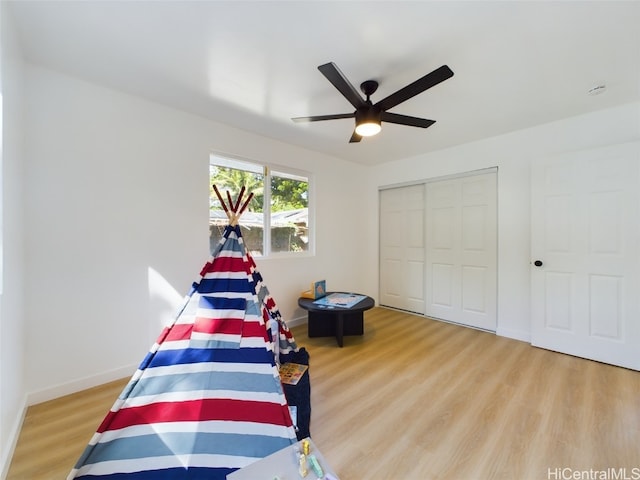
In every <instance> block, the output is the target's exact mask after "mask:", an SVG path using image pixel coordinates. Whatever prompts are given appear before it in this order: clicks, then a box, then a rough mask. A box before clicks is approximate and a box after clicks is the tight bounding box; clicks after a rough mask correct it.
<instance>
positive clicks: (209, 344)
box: [189, 335, 240, 349]
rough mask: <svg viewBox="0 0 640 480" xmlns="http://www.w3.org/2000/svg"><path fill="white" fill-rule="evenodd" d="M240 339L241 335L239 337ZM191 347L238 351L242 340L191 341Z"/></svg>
mask: <svg viewBox="0 0 640 480" xmlns="http://www.w3.org/2000/svg"><path fill="white" fill-rule="evenodd" d="M238 337H240V335H238ZM189 345H191V347H193V348H211V349H215V348H220V349H224V348H227V349H231V348H235V349H237V348H238V346H239V345H240V340H237V341H229V342H227V341H224V340H199V339H193V338H192V339H191V340H189Z"/></svg>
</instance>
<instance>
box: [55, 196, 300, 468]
mask: <svg viewBox="0 0 640 480" xmlns="http://www.w3.org/2000/svg"><path fill="white" fill-rule="evenodd" d="M214 188H215V187H214ZM216 193H217V194H218V197H219V199H220V201H221V202H222V205H223V207H224V209H225V211H226V212H227V215H228V216H229V220H230V224H229V225H228V226H227V227H226V229H225V232H224V235H223V237H222V239H221V240H220V242H219V244H218V246H217V249H216V251H215V252H214V254H213V257H212V259H211V260H210V261H209V262H208V263H207V264H206V265H205V266H204V268H203V269H202V271H201V274H200V275H201V276H200V278H199V279H198V281H197V282H195V283H194V284H193V287H192V289H191V292H190V293H189V295H188V296H187V298H186V300H185V304H184V307H183V309H182V311H181V312H180V314H179V315H178V316H177V318H176V319H175V321H174V322H173V323H172V324H171V325H170V326H168V327H166V328H165V329H164V330H163V332H162V333H161V334H160V336H159V338H158V340H157V342H156V343H155V344H154V345H153V346H152V348H151V350H150V352H149V353H148V354H147V356H146V357H145V359H144V360H143V361H142V363H141V364H140V366H139V368H138V370H137V371H136V373H135V374H134V375H133V377H132V378H131V380H130V381H129V383H128V384H127V386H126V387H125V389H124V390H123V392H122V394H121V395H120V397H119V398H118V399H117V401H116V402H115V404H114V405H113V407H112V408H111V410H110V411H109V413H108V414H107V416H106V417H105V419H104V420H103V422H102V424H101V425H100V426H99V428H98V430H97V432H96V433H95V434H94V436H93V438H92V439H91V441H90V442H89V445H88V446H87V447H86V449H85V451H84V453H83V454H82V456H81V457H80V459H79V460H78V462H77V464H76V465H75V467H74V468H73V470H72V471H71V473H70V474H69V476H68V477H67V478H68V480H70V479H102V480H106V479H114V480H115V479H126V480H169V479H170V480H178V479H179V480H187V479H189V480H191V479H207V480H216V479H224V478H225V477H226V475H227V474H228V473H230V472H232V471H234V470H237V469H239V468H242V467H243V466H246V465H248V464H250V463H253V462H254V461H256V460H258V459H260V458H263V457H265V456H267V455H270V454H271V453H274V452H276V451H278V450H280V449H282V448H284V447H287V446H289V445H291V444H293V443H295V442H296V440H297V438H296V432H295V429H294V426H293V422H292V418H291V415H290V410H289V407H288V404H287V400H286V397H285V394H284V391H283V387H282V384H281V382H280V376H279V373H278V364H279V363H280V362H282V363H284V362H286V361H289V360H288V357H290V356H295V355H296V354H297V353H299V351H300V350H304V349H298V347H297V346H296V344H295V341H294V339H293V336H292V335H291V332H290V331H289V329H288V328H287V327H286V325H285V324H284V322H283V321H282V319H281V317H280V314H279V312H278V309H277V306H276V304H275V302H274V301H273V298H271V296H270V295H269V292H268V290H267V288H266V286H265V285H264V283H263V282H262V277H261V276H260V274H259V273H258V271H257V269H256V265H255V262H254V261H253V258H251V256H250V255H249V254H248V252H247V251H246V250H245V247H244V244H243V240H242V236H241V233H240V227H239V226H238V218H239V216H240V214H241V213H242V211H243V210H244V209H245V208H246V206H247V205H248V203H249V201H250V200H251V197H252V195H249V197H248V198H247V200H246V201H245V203H244V204H243V205H242V207H241V208H239V204H240V202H241V199H242V196H243V193H244V189H243V191H242V192H241V193H240V195H239V197H238V200H237V202H236V203H235V204H234V203H233V202H232V201H231V198H230V196H229V194H228V193H227V197H228V200H229V202H228V203H229V205H228V206H227V205H225V202H224V201H223V200H222V197H220V194H219V192H218V190H217V189H216Z"/></svg>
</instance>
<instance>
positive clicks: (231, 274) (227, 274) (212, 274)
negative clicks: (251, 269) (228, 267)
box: [202, 271, 249, 280]
mask: <svg viewBox="0 0 640 480" xmlns="http://www.w3.org/2000/svg"><path fill="white" fill-rule="evenodd" d="M202 278H205V279H207V280H209V279H211V278H224V279H225V280H226V279H227V278H230V279H233V280H244V279H245V278H249V274H248V273H247V272H227V271H223V272H207V273H205V274H204V277H202Z"/></svg>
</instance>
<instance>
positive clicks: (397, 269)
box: [379, 185, 425, 314]
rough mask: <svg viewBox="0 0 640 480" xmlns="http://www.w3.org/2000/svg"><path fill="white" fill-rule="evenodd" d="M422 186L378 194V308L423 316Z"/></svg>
mask: <svg viewBox="0 0 640 480" xmlns="http://www.w3.org/2000/svg"><path fill="white" fill-rule="evenodd" d="M424 248H425V247H424V185H413V186H407V187H399V188H392V189H388V190H381V191H380V300H379V301H380V305H384V306H387V307H393V308H399V309H402V310H408V311H410V312H416V313H420V314H423V313H424V253H425V250H424Z"/></svg>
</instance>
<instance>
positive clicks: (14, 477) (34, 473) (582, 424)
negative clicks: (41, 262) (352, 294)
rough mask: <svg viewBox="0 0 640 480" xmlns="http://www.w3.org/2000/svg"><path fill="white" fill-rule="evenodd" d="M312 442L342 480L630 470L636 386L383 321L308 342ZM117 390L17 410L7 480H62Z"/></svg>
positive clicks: (406, 322)
mask: <svg viewBox="0 0 640 480" xmlns="http://www.w3.org/2000/svg"><path fill="white" fill-rule="evenodd" d="M292 330H293V333H294V336H295V337H296V340H297V342H298V343H299V344H300V345H301V346H304V347H306V348H307V350H308V351H309V353H310V356H311V365H310V369H309V372H310V375H311V392H312V394H311V395H312V419H311V434H312V437H313V439H314V443H316V445H318V447H319V448H320V449H321V451H322V453H323V455H324V457H325V458H326V459H327V461H328V462H329V463H330V464H331V465H332V467H333V469H334V470H335V471H337V472H338V473H339V475H340V478H341V479H342V480H363V479H367V480H395V479H399V480H400V479H401V480H414V479H415V480H425V479H434V480H435V479H443V480H449V479H455V480H466V479H469V480H475V479H482V480H486V479H505V480H506V479H509V480H512V479H518V480H528V479H531V480H534V479H542V480H543V479H547V478H549V477H548V475H549V469H551V470H553V469H555V468H571V469H573V471H578V470H580V471H583V470H589V469H593V470H602V469H605V468H614V469H620V468H626V469H627V472H628V474H629V475H630V474H631V472H632V469H633V468H640V448H638V445H640V372H636V371H632V370H626V369H623V368H618V367H614V366H611V365H605V364H601V363H597V362H593V361H590V360H583V359H579V358H575V357H571V356H567V355H562V354H559V353H555V352H551V351H547V350H542V349H538V348H534V347H532V346H530V345H529V344H527V343H524V342H519V341H516V340H512V339H508V338H504V337H498V336H496V335H493V334H490V333H487V332H481V331H477V330H473V329H469V328H465V327H461V326H457V325H451V324H448V323H443V322H438V321H434V320H430V319H426V318H423V317H421V316H416V315H411V314H407V313H404V312H398V311H395V310H391V309H385V308H374V309H372V310H369V311H367V312H366V313H365V334H364V335H363V336H349V337H345V343H344V347H343V348H339V347H338V346H337V345H336V341H335V339H334V338H331V337H326V338H323V337H316V338H308V337H307V334H306V326H299V327H294V328H293V329H292ZM127 380H128V379H123V380H121V381H117V382H112V383H110V384H107V385H103V386H100V387H97V388H95V389H90V390H87V391H85V392H80V393H78V394H75V395H70V396H67V397H63V398H60V399H56V400H53V401H51V402H46V403H43V404H40V405H35V406H33V407H31V408H29V410H28V412H27V416H26V419H25V423H24V426H23V429H22V432H21V434H20V438H19V440H18V446H17V449H16V453H15V455H14V458H13V462H12V465H11V467H10V470H9V476H8V480H53V479H56V480H59V479H63V478H65V476H66V474H67V473H68V471H69V470H70V469H71V467H72V466H73V464H74V463H75V461H76V460H77V458H78V456H79V455H80V454H81V452H82V450H83V449H84V447H85V445H86V443H87V442H88V440H89V439H90V438H91V435H92V434H93V432H94V431H95V429H96V427H97V426H98V424H99V423H100V421H101V420H102V418H103V417H104V415H105V414H106V412H107V410H108V409H109V408H110V407H111V405H112V404H113V401H114V400H115V399H116V397H117V396H118V394H119V393H120V391H121V390H122V388H123V386H124V384H125V383H126V381H127Z"/></svg>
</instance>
